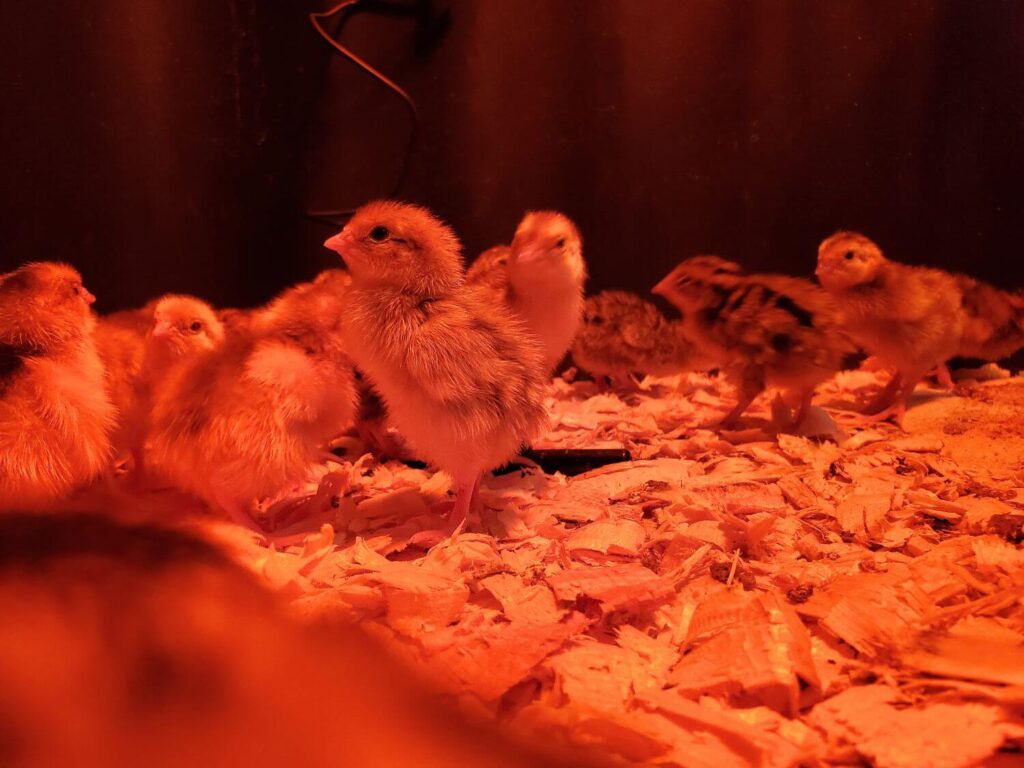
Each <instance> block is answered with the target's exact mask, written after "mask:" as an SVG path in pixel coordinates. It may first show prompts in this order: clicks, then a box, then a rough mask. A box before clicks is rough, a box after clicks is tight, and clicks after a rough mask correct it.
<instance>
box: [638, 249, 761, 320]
mask: <svg viewBox="0 0 1024 768" xmlns="http://www.w3.org/2000/svg"><path fill="white" fill-rule="evenodd" d="M742 273H743V270H742V268H741V267H740V265H739V264H737V263H735V262H733V261H727V260H725V259H723V258H720V257H718V256H694V257H693V258H690V259H686V260H685V261H683V262H681V263H680V264H679V266H677V267H676V268H675V269H673V270H672V271H671V272H669V273H668V275H667V276H666V277H665V278H664V279H663V280H662V281H661V282H660V283H658V284H657V285H656V286H654V288H652V289H651V293H654V294H657V295H658V296H664V297H665V298H666V299H668V300H669V301H671V302H672V303H673V304H674V305H675V306H676V307H677V308H679V310H680V311H681V312H683V314H684V315H685V314H686V313H687V312H693V311H697V310H700V309H703V308H704V307H705V306H709V305H711V304H714V303H715V302H716V301H718V295H717V292H716V291H715V290H713V289H711V286H718V287H719V289H726V290H728V289H730V288H731V287H732V286H733V285H735V284H736V282H737V281H738V280H739V278H740V276H741V275H742Z"/></svg>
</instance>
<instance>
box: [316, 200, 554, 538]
mask: <svg viewBox="0 0 1024 768" xmlns="http://www.w3.org/2000/svg"><path fill="white" fill-rule="evenodd" d="M325 245H326V246H327V247H328V248H331V249H333V250H335V251H337V252H338V253H339V254H341V257H342V258H343V259H344V260H345V263H346V264H347V265H348V268H349V270H350V271H351V273H352V286H351V288H350V290H349V293H348V300H347V302H346V304H345V308H344V312H343V317H344V319H343V327H344V331H345V338H346V341H347V343H348V344H349V348H350V351H351V354H352V357H353V359H354V360H355V361H356V364H357V365H358V366H359V367H360V369H361V370H362V371H363V372H364V373H366V375H367V376H368V377H369V378H370V380H371V381H372V383H373V385H374V387H375V388H376V389H377V391H378V392H380V394H381V395H382V397H383V398H384V401H385V403H386V405H387V409H388V413H389V416H390V418H391V420H392V423H393V424H394V425H395V427H396V428H397V429H398V432H399V433H400V434H401V435H402V437H404V438H405V439H407V440H408V441H409V443H410V444H411V447H412V448H413V450H414V451H415V452H416V453H417V455H419V456H420V457H421V458H423V459H426V460H428V461H430V462H431V463H433V464H434V465H436V466H437V467H439V468H440V469H443V470H445V471H447V472H449V473H450V474H451V475H452V476H453V478H454V480H455V489H456V501H455V509H454V510H453V521H456V522H457V521H460V520H462V519H465V517H466V515H467V513H468V512H469V511H470V509H471V508H472V507H473V506H474V497H475V495H476V490H477V488H478V486H479V483H480V477H481V475H482V473H483V472H484V471H485V470H488V469H491V468H493V467H496V466H498V465H500V464H502V463H503V462H505V461H506V460H508V459H509V458H511V457H512V456H513V455H514V454H515V453H516V451H518V450H519V449H520V447H521V446H522V445H523V443H525V442H526V441H528V440H530V439H531V438H532V437H533V436H534V435H536V434H537V432H538V431H540V429H541V428H542V426H543V425H544V423H545V412H544V407H543V405H542V400H543V396H544V391H545V385H546V384H547V376H546V370H545V368H544V363H543V356H542V353H541V349H540V345H539V344H537V342H536V341H535V340H534V338H533V337H532V336H531V335H530V334H529V333H527V332H526V331H525V328H524V326H523V323H522V321H521V320H520V319H518V318H517V317H516V316H515V315H514V314H513V313H512V312H511V311H509V310H508V309H507V308H506V307H505V306H503V305H502V304H499V303H496V302H494V301H493V299H492V298H491V295H490V294H489V293H488V292H487V291H486V290H484V289H481V288H479V287H474V286H467V285H466V284H465V272H464V269H463V265H462V259H461V257H460V253H459V251H460V244H459V240H458V238H457V237H456V236H455V233H454V232H452V231H451V229H449V228H448V227H447V226H445V225H444V224H443V223H442V222H440V221H439V220H438V219H436V218H434V216H433V215H431V214H430V212H428V211H427V210H425V209H423V208H418V207H415V206H411V205H404V204H401V203H396V202H389V201H384V202H375V203H370V204H368V205H366V206H364V207H363V208H361V209H359V211H357V212H356V214H355V216H353V217H352V219H351V221H349V223H348V224H347V225H346V226H345V228H344V229H343V230H342V231H341V233H340V234H338V235H335V236H334V237H332V238H330V239H329V240H328V241H327V242H326V243H325Z"/></svg>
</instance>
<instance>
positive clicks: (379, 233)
mask: <svg viewBox="0 0 1024 768" xmlns="http://www.w3.org/2000/svg"><path fill="white" fill-rule="evenodd" d="M390 236H391V233H390V232H389V231H388V228H387V227H382V226H379V225H378V226H376V227H374V228H373V229H371V230H370V239H371V240H373V242H375V243H383V242H384V241H385V240H387V239H388V238H389V237H390Z"/></svg>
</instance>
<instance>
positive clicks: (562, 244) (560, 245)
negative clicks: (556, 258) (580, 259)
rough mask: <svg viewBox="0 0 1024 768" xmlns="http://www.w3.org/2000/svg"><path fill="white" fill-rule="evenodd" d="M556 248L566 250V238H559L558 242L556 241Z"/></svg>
mask: <svg viewBox="0 0 1024 768" xmlns="http://www.w3.org/2000/svg"><path fill="white" fill-rule="evenodd" d="M555 247H556V248H564V247H565V238H564V237H560V238H558V240H556V241H555Z"/></svg>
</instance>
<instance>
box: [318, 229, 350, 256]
mask: <svg viewBox="0 0 1024 768" xmlns="http://www.w3.org/2000/svg"><path fill="white" fill-rule="evenodd" d="M352 240H353V238H352V233H351V232H349V231H348V230H347V229H343V230H341V232H339V233H338V234H336V235H335V236H334V237H329V238H327V240H325V241H324V247H325V248H330V249H331V250H332V251H335V252H336V253H338V254H340V255H341V256H344V255H345V249H346V248H347V247H348V245H349V244H350V243H351V242H352Z"/></svg>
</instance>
